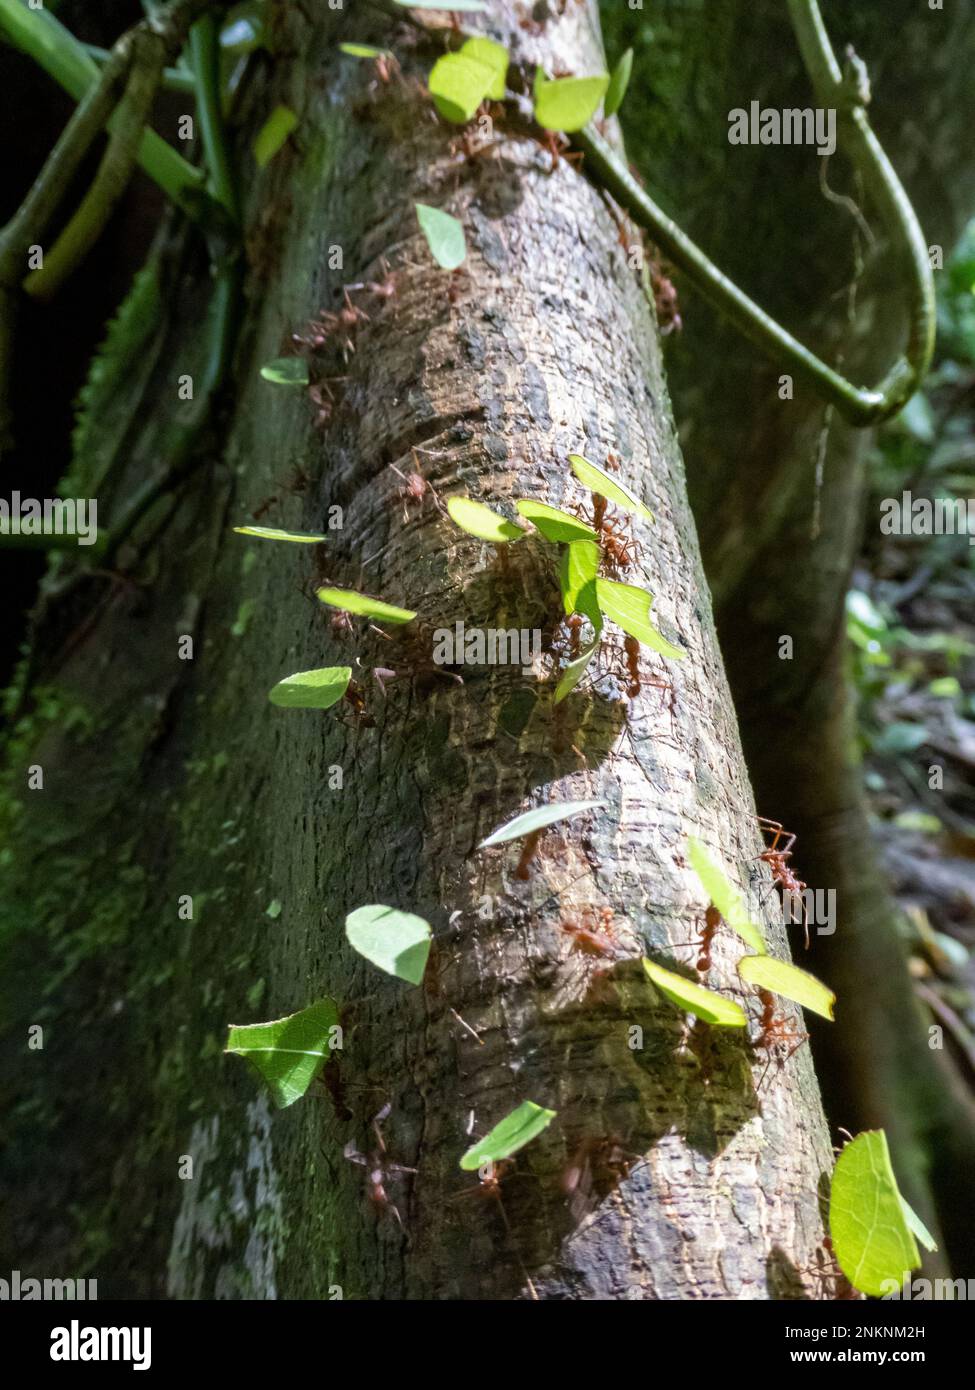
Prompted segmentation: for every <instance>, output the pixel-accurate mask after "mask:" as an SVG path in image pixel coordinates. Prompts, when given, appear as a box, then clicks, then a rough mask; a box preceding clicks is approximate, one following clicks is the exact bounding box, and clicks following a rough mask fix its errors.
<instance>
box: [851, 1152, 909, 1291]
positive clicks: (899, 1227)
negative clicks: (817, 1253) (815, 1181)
mask: <svg viewBox="0 0 975 1390" xmlns="http://www.w3.org/2000/svg"><path fill="white" fill-rule="evenodd" d="M829 1233H830V1237H831V1239H832V1242H833V1253H834V1254H835V1256H836V1260H837V1263H838V1264H839V1267H840V1269H842V1271H843V1273H844V1274H845V1275H846V1277H847V1279H849V1281H850V1283H851V1284H852V1285H853V1287H854V1288H855V1289H859V1290H860V1292H861V1293H866V1294H870V1295H871V1296H872V1297H874V1298H879V1297H881V1296H882V1295H883V1294H885V1293H894V1292H895V1291H896V1290H897V1289H899V1288H900V1287H901V1285H902V1284H903V1283H904V1280H905V1279H906V1278H907V1277H908V1275H909V1274H910V1272H911V1270H912V1269H917V1267H918V1265H919V1264H920V1263H921V1257H920V1254H919V1253H918V1248H917V1244H916V1242H915V1240H914V1236H913V1235H912V1234H911V1230H910V1227H909V1226H908V1223H907V1220H906V1217H905V1214H904V1199H903V1197H902V1196H901V1194H900V1190H899V1189H898V1186H897V1179H896V1178H895V1177H894V1170H893V1168H892V1167H891V1162H890V1150H889V1149H888V1148H887V1136H886V1134H885V1133H884V1131H883V1130H882V1129H868V1130H865V1131H864V1133H863V1134H858V1135H857V1136H856V1138H855V1139H852V1140H851V1141H850V1143H849V1144H847V1145H846V1147H845V1148H844V1149H843V1152H842V1153H841V1154H840V1156H839V1158H838V1159H837V1160H836V1167H835V1168H834V1170H833V1181H832V1184H831V1187H830V1194H829Z"/></svg>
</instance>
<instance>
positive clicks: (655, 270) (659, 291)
mask: <svg viewBox="0 0 975 1390" xmlns="http://www.w3.org/2000/svg"><path fill="white" fill-rule="evenodd" d="M650 286H651V288H652V290H653V302H654V304H655V305H656V309H657V325H658V327H659V329H660V332H661V335H662V336H663V337H667V335H668V334H670V333H675V332H676V333H679V332H680V331H681V329H682V328H683V326H684V324H683V320H682V319H681V316H680V308H679V305H678V302H677V290H676V289H675V288H674V285H673V282H672V281H671V280H669V279H668V278H667V276H666V275H664V273H663V271H662V270H661V268H660V267H659V266H658V265H651V268H650Z"/></svg>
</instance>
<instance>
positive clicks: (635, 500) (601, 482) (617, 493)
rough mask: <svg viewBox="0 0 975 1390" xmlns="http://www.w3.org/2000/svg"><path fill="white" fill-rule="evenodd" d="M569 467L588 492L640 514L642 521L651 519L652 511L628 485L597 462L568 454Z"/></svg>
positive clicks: (623, 508) (637, 514) (624, 509)
mask: <svg viewBox="0 0 975 1390" xmlns="http://www.w3.org/2000/svg"><path fill="white" fill-rule="evenodd" d="M569 467H570V468H571V469H572V471H573V473H574V474H575V475H576V477H577V478H578V479H579V481H580V483H582V485H583V487H587V488H588V489H589V491H590V492H595V493H598V495H599V496H600V497H605V498H606V500H607V501H609V502H614V503H615V504H616V506H617V507H620V508H621V509H622V510H623V511H624V512H632V513H633V514H634V515H635V516H642V517H643V519H644V521H653V512H652V511H651V510H650V508H649V507H646V506H644V504H643V503H642V502H641V501H640V499H639V497H637V495H636V493H634V492H631V491H630V489H629V488H628V487H624V486H623V484H622V483H619V482H617V481H616V479H615V478H611V477H610V476H609V474H608V473H607V472H606V471H605V470H604V469H602V468H600V467H599V466H598V465H597V464H595V463H590V462H589V460H588V459H587V458H583V457H582V455H581V454H570V455H569Z"/></svg>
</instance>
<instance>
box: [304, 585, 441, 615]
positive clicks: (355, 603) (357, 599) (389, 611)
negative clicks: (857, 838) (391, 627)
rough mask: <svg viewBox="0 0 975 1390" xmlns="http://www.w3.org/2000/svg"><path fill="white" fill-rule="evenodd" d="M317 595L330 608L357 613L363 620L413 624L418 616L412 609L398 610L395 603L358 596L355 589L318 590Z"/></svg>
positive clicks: (366, 595)
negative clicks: (372, 619) (371, 619)
mask: <svg viewBox="0 0 975 1390" xmlns="http://www.w3.org/2000/svg"><path fill="white" fill-rule="evenodd" d="M315 595H316V597H317V598H318V599H319V601H320V602H321V603H327V604H328V606H329V608H341V609H342V611H343V612H344V613H355V614H356V615H357V616H358V617H361V618H375V619H376V620H377V622H383V623H411V622H412V621H413V619H414V618H415V617H416V614H415V613H414V612H413V610H412V609H411V608H397V607H396V605H395V604H393V603H383V601H382V599H378V598H370V597H369V596H368V594H358V593H356V591H355V590H354V589H316V590H315Z"/></svg>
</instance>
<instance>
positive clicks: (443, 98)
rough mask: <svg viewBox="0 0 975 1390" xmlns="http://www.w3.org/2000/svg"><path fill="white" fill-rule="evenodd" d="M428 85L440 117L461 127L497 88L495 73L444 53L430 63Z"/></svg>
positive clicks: (483, 65) (471, 59)
mask: <svg viewBox="0 0 975 1390" xmlns="http://www.w3.org/2000/svg"><path fill="white" fill-rule="evenodd" d="M428 85H429V87H430V95H431V96H432V97H433V104H434V106H436V108H437V110H438V111H439V112H440V114H441V116H443V117H444V119H445V120H447V121H452V122H453V123H454V125H463V124H464V122H465V121H469V120H470V118H471V117H472V116H473V114H474V112H475V111H476V110H477V108H478V107H479V106H480V104H481V102H482V101H484V99H485V98H486V97H487V95H488V92H489V91H490V90H491V88H492V87H494V86H496V85H497V71H496V69H495V68H493V67H491V66H489V65H488V64H487V63H482V62H479V61H478V60H477V59H476V58H474V57H473V56H466V55H464V54H463V53H445V54H444V55H443V57H441V58H438V59H437V61H436V62H435V63H434V65H433V68H432V70H431V72H430V78H429V84H428Z"/></svg>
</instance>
